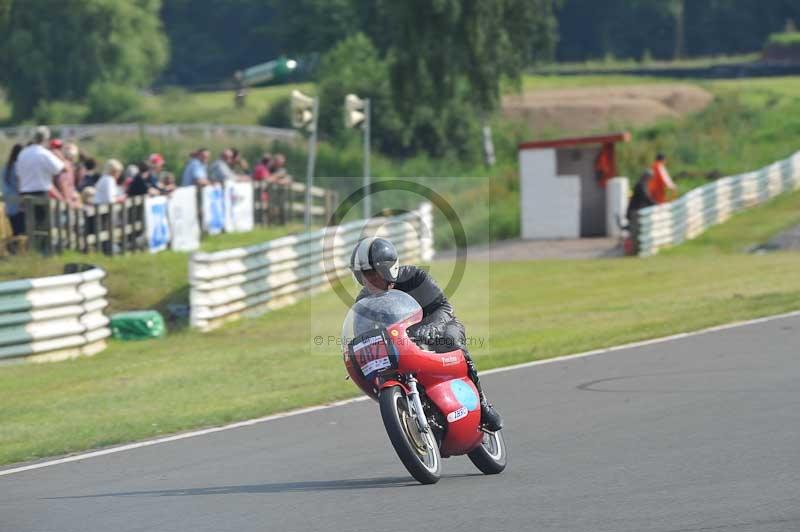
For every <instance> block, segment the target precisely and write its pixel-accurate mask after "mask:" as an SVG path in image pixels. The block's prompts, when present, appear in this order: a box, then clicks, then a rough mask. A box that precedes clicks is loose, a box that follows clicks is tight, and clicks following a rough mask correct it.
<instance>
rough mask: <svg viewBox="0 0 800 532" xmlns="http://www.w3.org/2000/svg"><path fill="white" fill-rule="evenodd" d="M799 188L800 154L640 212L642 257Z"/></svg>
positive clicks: (640, 252)
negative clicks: (741, 211) (744, 210)
mask: <svg viewBox="0 0 800 532" xmlns="http://www.w3.org/2000/svg"><path fill="white" fill-rule="evenodd" d="M797 188H800V152H797V153H795V154H794V155H792V156H791V157H789V158H787V159H784V160H782V161H778V162H776V163H773V164H771V165H769V166H767V167H764V168H762V169H760V170H756V171H754V172H748V173H745V174H740V175H735V176H730V177H724V178H722V179H719V180H717V181H715V182H714V183H712V184H709V185H706V186H703V187H699V188H696V189H694V190H692V191H690V192H688V193H686V194H684V195H683V196H681V197H680V198H679V199H677V200H675V201H672V202H670V203H665V204H663V205H655V206H653V207H648V208H646V209H642V210H640V211H639V213H638V216H639V219H638V231H637V235H636V237H637V242H638V249H639V255H640V256H648V255H654V254H656V253H658V250H659V249H662V248H665V247H670V246H674V245H677V244H680V243H681V242H683V241H685V240H690V239H692V238H695V237H696V236H698V235H699V234H701V233H703V232H704V231H705V230H706V229H708V228H709V227H711V226H713V225H716V224H719V223H722V222H724V221H725V220H727V219H728V218H730V217H731V215H733V214H734V213H736V212H738V211H740V210H742V209H746V208H748V207H752V206H754V205H758V204H760V203H763V202H765V201H767V200H769V199H771V198H774V197H775V196H777V195H779V194H782V193H784V192H788V191H791V190H795V189H797Z"/></svg>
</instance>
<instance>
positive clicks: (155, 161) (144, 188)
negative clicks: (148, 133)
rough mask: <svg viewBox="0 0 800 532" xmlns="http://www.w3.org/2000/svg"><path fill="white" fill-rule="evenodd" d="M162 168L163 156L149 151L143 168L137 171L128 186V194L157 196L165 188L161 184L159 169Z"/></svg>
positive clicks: (165, 191)
mask: <svg viewBox="0 0 800 532" xmlns="http://www.w3.org/2000/svg"><path fill="white" fill-rule="evenodd" d="M163 168H164V157H162V156H161V154H160V153H151V154H150V156H149V157H148V158H147V164H146V165H145V169H144V170H143V171H141V172H139V175H137V176H136V177H135V178H134V179H133V182H132V183H131V185H130V186H129V187H128V195H129V196H144V195H145V194H147V195H148V196H158V195H160V194H166V193H167V190H166V189H165V188H164V186H163V185H162V184H161V180H160V177H161V170H162V169H163Z"/></svg>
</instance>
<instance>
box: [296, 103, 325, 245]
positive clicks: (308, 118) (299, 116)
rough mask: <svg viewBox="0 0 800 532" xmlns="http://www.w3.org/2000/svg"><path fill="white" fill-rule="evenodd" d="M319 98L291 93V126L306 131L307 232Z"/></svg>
mask: <svg viewBox="0 0 800 532" xmlns="http://www.w3.org/2000/svg"><path fill="white" fill-rule="evenodd" d="M318 118H319V98H316V97H312V96H307V95H305V94H303V93H302V92H300V91H298V90H293V91H292V125H294V127H296V128H297V129H306V130H307V131H309V132H310V133H311V135H310V136H309V137H308V166H307V167H306V208H305V216H304V217H303V223H304V225H305V230H306V232H308V231H309V230H310V228H311V188H312V187H313V186H314V164H315V163H316V160H317V129H318V128H317V122H318Z"/></svg>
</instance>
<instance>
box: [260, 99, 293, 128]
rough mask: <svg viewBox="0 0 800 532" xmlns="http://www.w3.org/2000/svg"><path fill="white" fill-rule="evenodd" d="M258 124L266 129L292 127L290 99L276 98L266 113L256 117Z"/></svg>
mask: <svg viewBox="0 0 800 532" xmlns="http://www.w3.org/2000/svg"><path fill="white" fill-rule="evenodd" d="M258 123H259V124H261V125H262V126H267V127H283V128H291V127H292V98H291V97H290V96H282V97H280V98H278V99H277V100H276V101H275V102H274V103H273V104H272V105H271V106H270V107H269V109H267V110H266V112H265V113H264V114H263V115H261V116H260V117H258Z"/></svg>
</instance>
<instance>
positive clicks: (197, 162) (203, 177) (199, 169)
mask: <svg viewBox="0 0 800 532" xmlns="http://www.w3.org/2000/svg"><path fill="white" fill-rule="evenodd" d="M209 156H210V152H209V151H208V149H207V148H200V149H199V150H197V151H196V152H194V153H192V154H191V157H190V158H189V162H187V163H186V167H185V168H184V169H183V175H182V176H181V186H182V187H189V186H192V185H199V186H205V185H208V184H209V180H208V171H207V170H206V165H207V164H208V159H209Z"/></svg>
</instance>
